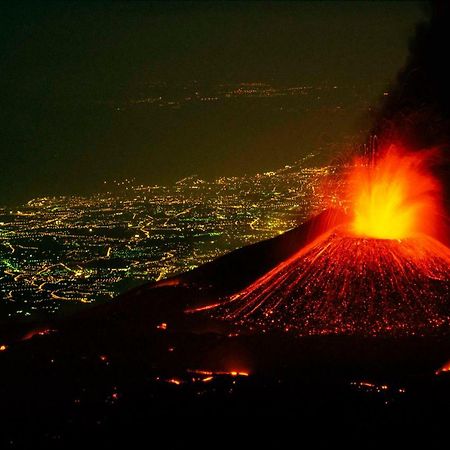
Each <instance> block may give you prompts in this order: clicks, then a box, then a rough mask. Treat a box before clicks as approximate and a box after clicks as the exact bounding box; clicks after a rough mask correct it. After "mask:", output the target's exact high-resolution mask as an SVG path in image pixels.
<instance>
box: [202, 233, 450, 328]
mask: <svg viewBox="0 0 450 450" xmlns="http://www.w3.org/2000/svg"><path fill="white" fill-rule="evenodd" d="M449 288H450V250H449V249H448V247H446V246H445V245H443V244H441V243H440V242H438V241H437V240H435V239H433V238H431V237H429V236H426V235H417V236H414V237H411V238H408V239H405V240H390V239H371V238H364V237H356V236H353V235H351V234H350V233H348V232H347V231H346V230H345V228H343V227H340V228H336V229H334V230H333V231H331V232H329V233H326V234H324V235H322V236H320V237H319V238H318V239H316V240H315V241H314V242H313V243H311V244H310V245H308V246H306V247H305V248H303V249H301V250H300V251H299V252H297V253H296V254H295V255H294V256H292V257H291V258H289V259H288V260H286V261H284V262H283V263H281V264H279V265H278V266H277V267H275V268H274V269H272V270H271V271H269V272H268V273H267V274H266V275H264V276H262V277H260V278H259V279H258V280H256V281H255V282H254V283H252V284H251V285H250V286H248V287H247V288H245V289H243V290H242V291H241V292H239V293H237V294H236V295H234V296H232V297H231V298H230V299H229V300H227V301H225V302H224V303H222V304H220V305H219V306H217V307H215V308H212V309H211V310H210V311H209V313H210V314H211V316H213V317H218V318H221V319H226V320H230V321H232V322H234V323H235V325H237V326H238V327H239V328H244V329H249V330H260V331H263V332H264V331H266V330H269V329H280V330H284V331H295V332H297V333H299V334H301V335H315V334H360V335H372V336H377V335H407V334H411V335H414V334H424V333H435V332H437V331H442V330H443V329H445V328H448V326H449V323H450V305H449V302H448V294H449Z"/></svg>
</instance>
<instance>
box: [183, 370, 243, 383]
mask: <svg viewBox="0 0 450 450" xmlns="http://www.w3.org/2000/svg"><path fill="white" fill-rule="evenodd" d="M188 372H190V373H195V374H198V375H208V376H212V375H231V376H232V377H237V376H240V377H248V376H249V375H250V374H249V372H240V371H237V370H232V371H230V372H227V371H211V370H200V369H188ZM203 381H205V380H203ZM208 381H209V380H208Z"/></svg>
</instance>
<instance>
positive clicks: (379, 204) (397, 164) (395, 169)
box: [349, 146, 440, 239]
mask: <svg viewBox="0 0 450 450" xmlns="http://www.w3.org/2000/svg"><path fill="white" fill-rule="evenodd" d="M430 155H432V153H431V152H418V153H413V154H406V153H401V152H400V151H399V150H398V148H397V147H394V146H391V147H390V148H389V149H388V150H387V151H386V152H385V153H384V155H383V156H382V157H381V158H380V159H379V160H378V161H377V162H376V164H375V165H368V164H364V161H363V160H358V161H356V164H355V167H354V169H353V171H352V173H351V175H350V178H349V187H350V201H351V204H352V209H353V213H354V221H353V227H352V228H353V231H354V233H355V234H356V235H358V236H367V237H373V238H379V239H404V238H408V237H411V236H413V235H414V234H415V233H418V232H421V233H426V234H433V233H434V230H433V225H434V224H435V222H436V220H437V218H438V215H439V209H440V207H439V197H440V186H439V183H438V182H437V181H436V180H435V179H434V178H433V176H432V175H431V174H430V173H429V172H428V170H427V163H428V160H429V159H430Z"/></svg>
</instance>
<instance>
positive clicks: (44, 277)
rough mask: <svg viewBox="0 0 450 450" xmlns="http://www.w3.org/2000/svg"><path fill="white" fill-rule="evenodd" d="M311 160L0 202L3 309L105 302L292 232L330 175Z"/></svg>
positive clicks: (45, 310)
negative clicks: (11, 204)
mask: <svg viewBox="0 0 450 450" xmlns="http://www.w3.org/2000/svg"><path fill="white" fill-rule="evenodd" d="M315 158H316V157H315V155H312V154H310V155H308V156H307V157H305V158H303V159H302V160H300V161H299V162H297V163H295V164H293V165H289V166H285V167H283V168H281V169H279V170H276V171H273V172H266V173H261V174H256V175H253V176H248V177H230V178H219V179H216V180H213V181H205V180H202V179H200V178H198V177H197V176H191V177H188V178H184V179H182V180H179V181H177V182H176V183H175V184H174V185H173V186H143V185H136V184H135V183H134V182H133V180H126V181H121V182H117V181H116V182H114V183H110V184H108V183H106V182H105V188H106V191H107V192H104V193H101V194H100V193H99V194H96V195H92V196H88V197H80V196H70V197H44V198H35V199H33V200H30V201H29V202H28V203H26V204H24V205H22V206H20V207H18V208H17V209H10V208H8V209H6V208H3V209H2V210H1V213H0V214H1V216H0V217H1V218H0V243H1V246H0V252H1V253H0V255H1V266H0V270H1V272H0V273H1V277H2V278H1V279H2V283H1V292H2V297H3V301H2V309H3V310H6V312H7V316H8V317H10V318H15V319H18V318H26V317H33V318H34V317H41V316H42V315H44V316H45V315H46V314H53V313H56V312H58V311H60V310H64V308H66V309H68V308H73V307H75V306H76V305H80V304H82V303H91V302H94V301H102V300H103V301H104V300H109V299H111V298H113V297H115V296H116V295H117V294H119V293H121V292H123V291H126V290H128V289H130V288H131V287H133V286H136V285H139V284H142V283H144V282H146V281H159V280H161V279H164V278H167V277H170V276H172V275H175V274H178V273H182V272H185V271H188V270H191V269H193V268H195V267H197V266H199V265H201V264H204V263H205V262H208V261H211V260H213V259H215V258H217V257H218V256H220V255H223V254H224V253H227V252H229V251H231V250H233V249H236V248H238V247H242V246H244V245H247V244H250V243H252V242H257V241H261V240H263V239H267V238H270V237H273V236H275V235H277V234H280V233H282V232H284V231H286V230H288V229H290V228H293V227H295V226H296V225H297V224H298V223H299V222H302V221H304V220H305V219H306V218H307V217H308V216H309V215H310V214H311V213H312V212H314V211H319V210H320V209H322V206H323V202H324V201H325V198H324V197H323V196H321V195H320V194H319V192H320V189H318V188H319V187H320V183H321V182H322V181H323V179H324V177H325V175H328V174H330V173H333V172H334V171H336V168H334V167H332V166H325V167H317V166H315V164H314V162H315ZM316 191H317V192H316ZM314 192H316V194H318V195H312V194H313V193H314ZM328 200H330V199H327V201H328ZM68 302H70V303H68Z"/></svg>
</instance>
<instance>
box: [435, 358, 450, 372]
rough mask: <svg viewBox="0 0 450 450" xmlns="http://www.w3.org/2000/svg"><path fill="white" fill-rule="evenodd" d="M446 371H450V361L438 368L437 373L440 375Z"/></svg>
mask: <svg viewBox="0 0 450 450" xmlns="http://www.w3.org/2000/svg"><path fill="white" fill-rule="evenodd" d="M445 372H450V361H447V362H446V363H445V364H444V365H443V366H442V367H441V368H440V369H438V370H436V375H440V374H441V373H445Z"/></svg>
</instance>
